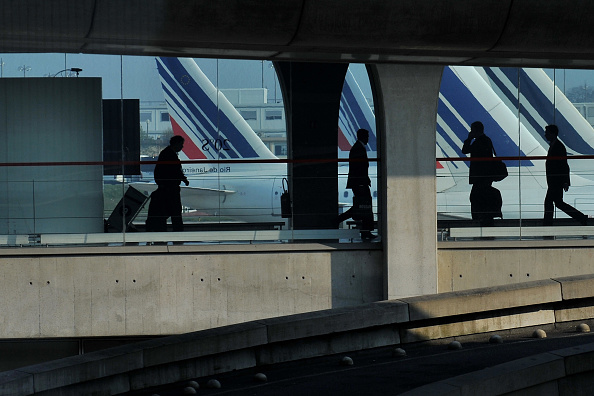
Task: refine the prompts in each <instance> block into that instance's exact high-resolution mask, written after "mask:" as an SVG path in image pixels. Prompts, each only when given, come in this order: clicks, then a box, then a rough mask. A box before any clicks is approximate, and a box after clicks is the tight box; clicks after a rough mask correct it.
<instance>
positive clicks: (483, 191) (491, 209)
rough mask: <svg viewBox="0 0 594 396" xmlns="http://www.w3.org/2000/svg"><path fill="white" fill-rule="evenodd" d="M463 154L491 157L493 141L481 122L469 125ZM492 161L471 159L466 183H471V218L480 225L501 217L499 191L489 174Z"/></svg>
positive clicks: (489, 223)
mask: <svg viewBox="0 0 594 396" xmlns="http://www.w3.org/2000/svg"><path fill="white" fill-rule="evenodd" d="M462 152H463V153H464V154H468V153H470V158H491V157H493V142H491V139H490V138H489V137H488V136H487V135H485V128H484V126H483V123H482V122H480V121H475V122H473V123H472V124H471V125H470V132H469V133H468V138H467V139H466V140H465V141H464V145H463V146H462ZM492 165H493V164H492V162H490V161H471V162H470V170H469V174H468V183H469V184H472V190H471V191H470V212H471V213H472V219H473V220H478V221H479V222H480V225H481V227H489V226H492V225H493V224H494V222H493V218H494V217H502V214H501V204H502V202H501V193H500V192H499V190H497V189H496V188H494V187H493V186H492V185H491V184H492V183H493V179H492V176H490V174H491V172H490V171H491V169H492Z"/></svg>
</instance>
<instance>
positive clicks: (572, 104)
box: [437, 67, 594, 239]
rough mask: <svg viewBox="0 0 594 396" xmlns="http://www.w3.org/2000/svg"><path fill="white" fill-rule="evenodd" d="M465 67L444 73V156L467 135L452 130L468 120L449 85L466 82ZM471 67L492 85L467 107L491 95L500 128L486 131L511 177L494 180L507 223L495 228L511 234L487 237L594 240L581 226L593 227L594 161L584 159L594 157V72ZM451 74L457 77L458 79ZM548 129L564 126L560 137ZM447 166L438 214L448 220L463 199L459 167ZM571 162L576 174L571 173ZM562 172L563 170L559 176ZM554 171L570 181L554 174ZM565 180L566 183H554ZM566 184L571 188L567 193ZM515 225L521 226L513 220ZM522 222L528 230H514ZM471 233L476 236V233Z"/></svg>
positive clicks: (441, 139) (441, 138)
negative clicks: (593, 111) (458, 195)
mask: <svg viewBox="0 0 594 396" xmlns="http://www.w3.org/2000/svg"><path fill="white" fill-rule="evenodd" d="M460 69H461V68H458V67H451V68H448V69H447V70H446V72H444V79H443V81H442V87H441V88H442V89H441V92H440V107H439V110H438V125H437V130H438V131H437V132H438V133H437V143H438V148H437V156H438V158H439V157H454V156H455V151H456V148H455V144H454V143H455V141H456V137H457V138H460V135H459V134H456V133H455V129H454V128H452V125H453V124H455V123H456V122H458V121H459V120H461V119H463V120H466V119H465V117H463V116H460V114H461V113H460V112H459V110H458V108H459V107H461V106H456V104H455V101H456V100H457V99H458V98H459V96H460V92H461V91H459V90H458V91H457V92H456V94H455V95H449V94H448V92H449V91H450V89H449V88H451V87H452V86H453V85H448V83H449V82H450V81H451V79H453V81H454V82H456V83H457V82H458V80H462V79H461V78H460V76H462V75H463V74H468V73H469V72H468V71H467V70H464V71H463V70H460ZM472 69H474V70H476V71H477V72H478V73H479V74H480V75H481V76H482V77H483V80H484V81H485V82H486V83H487V85H486V86H484V87H483V89H481V90H480V95H479V94H477V93H474V94H472V95H470V96H469V97H468V98H467V99H466V100H465V102H464V107H466V108H470V107H472V103H474V102H473V100H474V99H477V98H478V99H479V100H478V101H479V102H480V101H481V98H482V100H484V99H485V97H486V96H491V97H492V102H491V105H490V108H491V109H492V110H490V111H488V113H489V114H490V115H491V116H492V118H493V121H494V124H492V127H491V128H490V129H487V128H485V132H486V133H487V134H488V135H489V137H490V138H491V139H492V141H493V144H494V146H495V148H496V150H497V155H498V156H505V157H508V160H506V163H507V168H508V171H509V176H508V177H507V178H506V179H505V180H503V181H501V182H497V183H494V184H495V187H497V188H498V189H499V190H500V191H501V195H502V200H503V206H502V213H503V218H504V220H503V221H500V222H496V225H500V226H504V227H508V229H507V230H505V229H503V228H501V229H499V230H498V231H499V232H487V234H489V235H497V236H498V237H513V238H522V239H533V238H542V237H546V238H549V237H550V238H554V237H576V236H577V237H587V236H589V231H588V229H587V228H580V226H581V225H582V224H585V223H586V222H587V216H588V215H589V214H590V213H592V211H593V210H594V200H592V199H591V198H590V197H591V196H592V185H593V181H594V177H593V176H592V174H593V172H592V171H591V166H590V164H589V162H590V161H591V160H590V159H589V158H588V157H585V156H589V155H592V154H594V147H592V142H593V141H594V130H593V129H592V123H591V121H590V120H589V119H588V118H589V116H590V112H589V109H590V107H591V106H592V103H591V101H592V99H593V98H592V97H589V96H588V95H589V91H590V90H589V89H588V84H589V82H590V81H592V80H594V74H593V72H592V71H585V70H553V69H531V68H524V69H518V68H472ZM449 70H455V71H456V72H457V73H455V74H456V78H454V77H453V76H452V74H451V73H449ZM475 84H478V85H481V84H482V82H481V80H478V79H477V80H475V81H474V82H473V83H468V81H467V82H466V83H465V84H464V85H465V87H466V88H467V89H468V91H473V87H474V85H475ZM448 96H451V97H452V99H450V98H448ZM469 100H470V102H469ZM469 103H470V104H469ZM501 104H503V106H502V105H501ZM453 115H458V116H456V117H453ZM547 125H555V126H557V127H558V131H559V132H558V137H556V136H554V135H555V134H554V133H553V134H550V135H549V136H545V127H546V126H547ZM461 129H463V128H461ZM488 131H489V132H488ZM443 162H446V163H448V164H450V165H448V166H445V165H444V164H443V163H440V162H439V161H438V172H437V174H438V216H439V217H440V218H441V219H443V218H445V217H446V215H447V214H453V213H454V205H452V202H456V199H455V197H454V193H452V192H453V191H454V190H455V187H454V186H456V187H457V186H458V184H457V183H456V182H455V180H456V179H455V177H454V178H450V177H449V175H450V173H453V172H452V171H451V169H453V168H454V169H455V165H454V164H455V161H451V162H450V161H443ZM546 164H548V165H546ZM567 164H568V165H569V169H570V171H567V169H568V168H567ZM440 165H441V166H442V168H441V169H442V170H441V171H440ZM561 168H563V170H562V171H561V170H557V171H553V169H561ZM443 169H446V170H445V171H444V170H443ZM547 169H548V171H547ZM461 173H462V174H463V173H464V172H461ZM553 173H559V174H563V175H564V176H559V175H557V176H554V175H553ZM561 177H562V178H563V180H564V182H563V183H561V182H558V183H557V182H554V180H560V178H561ZM440 178H441V180H440ZM450 179H453V181H454V182H453V183H450V184H451V185H452V186H451V187H448V183H447V180H450ZM566 181H570V183H568V184H570V186H565V182H566ZM440 184H441V185H442V188H441V189H440V187H439V186H440ZM551 186H555V187H554V188H552V187H551ZM564 187H569V188H568V190H567V191H564V190H565V189H564ZM553 192H554V193H553ZM547 197H549V199H547ZM551 197H554V199H552V198H551ZM545 201H548V204H545ZM519 203H521V204H519ZM545 206H547V209H546V212H548V213H550V216H551V217H552V219H551V220H547V219H545V220H543V218H545V217H546V216H545ZM460 207H464V206H463V205H461V206H460ZM468 212H469V211H468V210H461V211H459V212H458V214H462V216H460V217H461V218H462V219H469V215H468ZM516 220H518V222H517V223H514V222H515V221H516ZM520 220H521V224H522V227H521V228H520V227H517V226H515V225H514V224H516V225H519V224H520V223H519V221H520ZM510 221H512V222H511V223H510ZM443 224H444V223H443V222H442V225H443ZM461 224H462V223H461ZM549 224H551V225H552V227H553V228H550V227H549ZM560 226H570V227H560ZM571 226H572V227H573V228H572V227H571ZM514 227H515V230H514ZM442 229H444V227H442ZM506 232H507V233H508V234H506ZM466 235H467V236H469V237H470V236H471V235H470V233H466ZM475 236H479V235H478V234H477V235H475Z"/></svg>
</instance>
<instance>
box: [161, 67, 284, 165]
mask: <svg viewBox="0 0 594 396" xmlns="http://www.w3.org/2000/svg"><path fill="white" fill-rule="evenodd" d="M156 61H157V69H158V71H159V75H160V77H161V85H162V87H163V93H164V96H165V101H166V102H167V107H168V108H169V115H170V120H171V126H172V128H173V133H174V135H181V136H183V137H184V139H185V144H184V149H183V153H184V154H185V156H186V157H187V158H188V159H212V160H219V159H275V158H277V157H276V156H275V155H274V154H273V153H272V152H271V151H270V150H269V149H268V147H267V146H266V145H265V144H264V143H263V142H262V140H261V139H260V138H259V137H258V135H257V134H256V133H255V132H254V130H253V129H252V128H251V127H250V126H249V124H248V123H247V122H246V121H245V120H244V118H243V117H242V116H241V114H239V112H238V111H237V110H236V109H235V107H234V106H233V105H232V104H231V103H230V102H229V101H228V100H227V98H226V97H225V95H223V93H221V92H220V90H218V89H217V88H216V87H215V86H214V85H213V84H212V83H211V82H210V80H209V79H208V77H206V75H205V74H204V73H203V72H202V70H200V68H199V67H198V65H197V64H196V62H195V61H194V60H193V59H190V58H156Z"/></svg>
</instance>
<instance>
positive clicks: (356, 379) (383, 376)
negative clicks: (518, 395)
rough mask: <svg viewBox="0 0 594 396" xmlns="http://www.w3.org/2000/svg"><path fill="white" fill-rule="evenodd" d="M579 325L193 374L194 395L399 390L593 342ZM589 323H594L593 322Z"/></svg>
mask: <svg viewBox="0 0 594 396" xmlns="http://www.w3.org/2000/svg"><path fill="white" fill-rule="evenodd" d="M586 323H587V322H586ZM578 324H579V323H568V324H565V325H563V326H562V327H557V328H555V327H553V326H542V327H538V328H540V329H543V330H545V332H546V333H547V337H546V338H535V337H534V336H533V333H534V331H535V330H536V329H537V328H535V327H533V328H523V329H514V330H507V331H500V332H497V333H485V334H478V335H472V336H465V337H456V338H455V340H456V341H459V342H460V343H461V345H462V348H461V349H458V350H455V349H449V345H450V343H451V342H452V341H454V339H442V340H436V341H430V342H420V343H415V344H407V345H396V346H393V347H383V348H377V349H372V350H364V351H355V352H350V353H340V354H336V355H330V356H323V357H317V358H311V359H305V360H300V361H295V362H290V363H283V364H275V365H270V366H259V367H256V368H251V369H245V370H238V371H235V372H230V373H224V374H220V375H215V376H209V377H204V378H197V379H194V381H196V382H197V383H198V384H199V389H198V390H197V392H196V394H199V395H231V396H238V395H242V396H243V395H250V396H251V395H253V396H273V395H274V396H277V395H282V396H302V395H304V394H306V395H324V396H333V395H337V396H338V395H340V396H349V395H357V396H359V395H398V394H401V393H404V392H406V391H409V390H412V389H415V388H418V387H420V386H422V385H426V384H430V383H433V382H437V381H441V380H444V379H447V378H451V377H455V376H458V375H461V374H466V373H470V372H473V371H477V370H481V369H484V368H487V367H491V366H495V365H498V364H502V363H505V362H510V361H513V360H516V359H520V358H523V357H527V356H532V355H537V354H539V353H544V352H550V351H555V350H558V349H563V348H567V347H572V346H576V345H583V344H589V343H593V342H594V334H593V333H581V332H577V331H576V326H577V325H578ZM588 324H589V325H590V326H592V323H588ZM495 334H497V335H499V336H501V338H502V340H503V342H502V343H499V344H496V343H490V342H489V340H490V338H491V336H492V335H495ZM395 348H402V349H404V350H405V351H406V356H404V357H399V356H394V353H393V352H394V349H395ZM344 357H349V358H351V359H352V361H353V364H352V365H345V364H344V363H343V358H344ZM257 373H262V374H264V375H266V378H267V381H266V382H261V381H258V380H256V379H255V375H256V374H257ZM213 379H215V380H217V381H218V382H219V383H220V384H221V387H220V388H218V389H217V388H210V387H208V383H209V381H210V380H213ZM188 382H189V381H184V382H181V383H178V384H171V385H167V386H163V387H159V388H153V389H148V390H145V391H142V392H133V393H129V395H134V396H145V395H147V396H149V395H160V396H174V395H184V394H192V393H185V392H184V388H185V387H187V386H188ZM186 392H189V390H186Z"/></svg>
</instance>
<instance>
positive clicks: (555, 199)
mask: <svg viewBox="0 0 594 396" xmlns="http://www.w3.org/2000/svg"><path fill="white" fill-rule="evenodd" d="M558 135H559V128H557V125H547V126H546V127H545V138H546V139H547V140H548V141H549V143H550V147H549V152H548V153H547V161H546V174H547V187H548V188H547V195H546V196H545V200H544V220H543V224H544V225H546V226H550V225H553V213H554V210H555V209H554V206H556V207H557V208H559V209H561V210H562V211H564V212H565V213H567V214H568V215H569V216H571V217H572V218H574V219H576V220H577V221H579V222H580V224H582V225H586V224H587V222H588V216H586V215H585V214H583V213H582V212H580V211H579V210H577V209H576V208H574V207H573V206H571V205H569V204H567V203H565V202H563V191H567V190H569V185H570V183H569V165H568V164H567V158H565V157H567V150H566V149H565V146H564V145H563V143H561V141H560V140H559V139H558ZM553 204H554V206H553Z"/></svg>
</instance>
